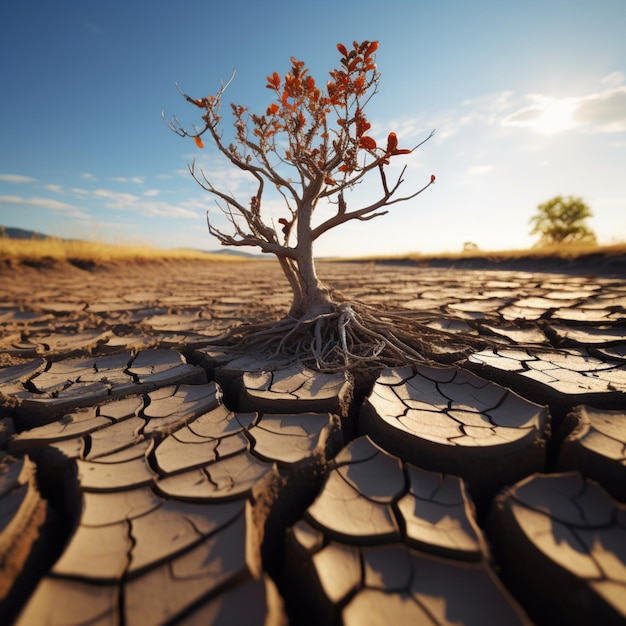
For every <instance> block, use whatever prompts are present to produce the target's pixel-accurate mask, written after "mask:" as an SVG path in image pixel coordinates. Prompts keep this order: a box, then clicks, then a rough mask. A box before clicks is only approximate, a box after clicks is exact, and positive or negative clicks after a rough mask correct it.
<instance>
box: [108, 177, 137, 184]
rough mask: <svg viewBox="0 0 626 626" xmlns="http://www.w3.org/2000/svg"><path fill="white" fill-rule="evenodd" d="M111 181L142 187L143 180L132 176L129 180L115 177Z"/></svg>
mask: <svg viewBox="0 0 626 626" xmlns="http://www.w3.org/2000/svg"><path fill="white" fill-rule="evenodd" d="M111 180H114V181H115V182H117V183H133V184H135V185H143V178H142V177H141V176H133V177H131V178H125V177H123V176H115V177H113V178H112V179H111Z"/></svg>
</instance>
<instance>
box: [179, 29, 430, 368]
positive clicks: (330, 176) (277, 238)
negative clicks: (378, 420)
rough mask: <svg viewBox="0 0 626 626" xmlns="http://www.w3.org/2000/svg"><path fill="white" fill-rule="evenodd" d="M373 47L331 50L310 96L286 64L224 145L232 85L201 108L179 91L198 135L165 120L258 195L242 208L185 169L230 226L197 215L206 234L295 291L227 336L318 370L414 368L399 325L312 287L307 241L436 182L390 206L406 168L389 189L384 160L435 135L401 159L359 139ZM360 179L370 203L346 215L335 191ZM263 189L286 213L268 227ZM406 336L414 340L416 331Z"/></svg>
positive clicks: (373, 84) (236, 115) (363, 136)
mask: <svg viewBox="0 0 626 626" xmlns="http://www.w3.org/2000/svg"><path fill="white" fill-rule="evenodd" d="M377 48H378V42H375V41H374V42H369V41H364V42H362V43H358V42H356V41H355V42H354V43H353V47H352V49H351V50H350V51H348V50H347V48H346V47H345V46H343V45H342V44H339V45H338V46H337V49H338V50H339V53H340V65H339V67H338V68H336V69H333V70H332V71H331V72H330V77H331V80H330V81H329V82H328V83H327V85H326V87H325V89H322V88H320V87H318V85H317V83H316V82H315V79H314V78H313V77H312V76H311V75H310V74H309V70H308V68H306V67H305V64H304V63H303V62H302V61H298V60H296V59H294V58H293V57H292V58H291V69H290V71H289V72H288V73H287V74H286V75H285V76H284V77H283V78H281V77H280V75H279V74H278V73H277V72H274V73H273V74H271V75H270V76H268V77H267V87H268V88H269V89H270V90H271V91H272V92H273V94H274V98H273V101H272V103H271V104H270V105H269V106H268V107H267V109H266V111H265V113H264V114H262V115H257V114H254V113H249V112H248V109H247V108H246V107H243V106H240V105H235V104H231V110H232V116H233V122H234V129H235V134H234V140H233V141H232V142H231V143H228V142H227V141H226V140H225V139H224V135H223V129H222V125H221V123H222V114H221V104H222V100H223V97H224V93H225V92H226V89H227V88H228V86H229V85H230V83H231V82H232V80H233V76H234V75H233V76H231V78H230V80H229V81H228V82H226V83H225V84H222V85H221V88H220V89H219V91H218V92H217V94H215V95H213V96H209V97H208V98H201V99H194V98H191V97H190V96H188V95H187V94H185V93H184V92H182V91H181V90H180V88H179V91H180V92H181V94H182V95H183V96H184V97H185V99H186V100H187V101H188V102H190V103H192V104H194V105H196V106H197V107H199V108H200V109H202V110H203V114H202V121H203V126H202V127H200V128H195V127H194V128H193V129H192V130H188V129H186V128H184V127H183V125H181V123H180V122H179V121H178V119H177V118H176V117H174V118H173V120H172V121H171V122H170V123H169V125H170V128H171V129H172V130H174V132H176V133H177V134H178V135H180V136H182V137H193V138H194V139H195V142H196V145H197V146H198V147H199V148H202V147H203V145H204V144H203V140H202V138H203V136H205V135H208V136H209V137H210V139H211V140H212V142H213V144H214V145H215V146H216V147H217V149H218V151H219V152H220V153H221V154H222V155H224V156H225V157H226V158H227V159H228V160H229V161H230V162H231V163H232V164H233V166H235V167H236V168H238V169H239V170H242V171H244V172H247V173H249V174H250V176H251V177H252V178H253V179H254V180H256V193H255V194H254V195H253V196H252V198H251V199H250V201H249V202H247V203H244V202H242V201H241V200H240V199H237V198H235V197H234V196H233V195H232V194H231V193H229V192H226V191H223V190H221V189H218V188H217V187H215V185H214V184H213V183H212V181H211V180H210V179H209V178H208V177H207V176H205V174H204V172H202V171H199V172H198V171H197V170H196V167H195V163H194V164H192V165H191V166H190V172H191V174H192V176H193V178H194V179H195V180H196V181H197V182H198V183H199V184H200V185H201V186H202V187H203V188H204V189H205V190H206V191H208V192H209V193H211V194H213V195H214V196H216V197H217V199H218V202H219V204H220V207H221V209H222V211H223V212H224V214H225V215H226V217H227V219H228V222H229V223H230V231H229V232H226V231H225V230H224V229H222V228H218V227H217V226H215V224H214V223H212V222H211V220H210V218H209V215H208V213H207V222H208V227H209V231H210V233H211V234H212V235H214V236H215V237H216V238H217V239H218V240H219V241H220V242H221V243H222V244H223V245H227V246H253V247H257V248H260V249H261V250H262V251H263V252H266V253H271V254H274V255H275V256H276V257H277V259H278V261H279V263H280V266H281V268H282V270H283V272H284V273H285V276H286V277H287V280H288V281H289V285H290V286H291V289H292V291H293V300H292V304H291V308H290V310H289V314H288V315H287V316H286V317H285V318H284V319H283V320H280V321H278V322H272V323H269V324H267V325H262V326H261V327H258V326H257V327H253V328H248V329H247V331H246V332H244V331H243V329H239V330H238V331H237V332H238V333H239V335H241V336H242V337H243V339H245V345H247V346H248V347H254V348H255V349H256V350H259V349H266V350H271V351H273V352H280V353H283V354H291V355H292V356H293V357H294V358H298V359H308V360H309V361H310V362H312V363H314V364H315V365H316V366H317V367H320V368H327V369H328V368H335V369H337V368H350V367H352V366H353V365H355V364H356V363H359V362H362V361H364V360H371V359H373V358H377V357H379V356H380V355H383V354H389V355H391V360H394V361H396V362H397V361H402V360H406V359H407V358H408V359H416V358H422V354H421V352H420V350H419V349H415V348H414V347H411V346H410V345H409V343H413V344H415V343H416V342H415V341H413V342H411V341H410V337H411V332H409V329H408V327H407V322H406V320H404V321H403V322H400V320H393V321H392V320H391V319H389V318H387V319H386V321H385V320H384V319H382V318H381V317H380V316H376V315H375V314H374V313H373V312H372V311H371V310H369V309H368V308H367V307H364V306H363V305H357V304H355V303H352V304H351V303H345V302H339V301H337V299H336V297H335V296H334V295H333V293H332V291H331V289H330V288H329V287H327V286H326V285H324V284H323V283H322V282H321V281H320V280H319V278H318V276H317V272H316V268H315V262H314V256H313V245H314V242H315V241H316V240H317V239H318V238H319V237H320V236H322V235H323V234H324V233H326V232H327V231H329V230H330V229H332V228H335V227H337V226H340V225H341V224H345V223H346V222H349V221H351V220H358V221H367V220H371V219H373V218H375V217H380V216H382V215H385V214H386V213H387V212H388V210H387V208H388V207H389V206H391V205H393V204H395V203H398V202H404V201H407V200H410V199H411V198H415V197H416V196H417V195H419V194H420V193H422V192H423V191H424V190H425V189H427V188H428V187H430V185H432V184H433V183H434V181H435V176H431V177H430V179H429V180H428V181H427V182H426V184H424V185H423V186H422V187H421V188H420V189H418V190H417V191H413V192H410V193H409V194H407V195H399V194H398V190H399V188H400V186H401V184H402V183H403V182H404V178H403V177H404V174H405V170H406V166H405V167H404V168H402V170H401V173H400V175H399V176H398V177H396V178H394V179H393V180H391V181H390V180H388V177H387V170H386V166H388V165H389V163H390V161H391V159H393V158H394V157H396V156H398V155H406V154H410V153H411V152H413V151H414V150H415V149H417V148H418V147H419V146H421V145H422V144H423V143H425V142H426V141H428V139H430V138H431V137H432V136H433V133H434V131H433V132H431V133H430V134H429V135H428V136H427V137H426V138H425V139H424V140H423V141H421V142H420V143H419V144H418V145H416V146H414V147H413V148H410V149H401V148H399V147H398V139H397V137H396V134H395V133H393V132H391V133H389V135H388V137H387V140H386V143H385V145H384V146H379V145H378V144H377V142H376V141H375V140H374V138H373V137H371V136H370V135H369V134H368V131H369V129H370V123H369V121H368V120H367V117H366V115H365V108H366V106H367V104H368V103H369V101H370V99H371V98H372V97H373V96H374V95H375V94H376V92H377V89H378V84H379V79H380V73H379V72H378V71H377V69H376V64H375V52H376V50H377ZM177 87H178V85H177ZM369 174H373V175H377V176H378V179H379V182H380V195H379V197H378V199H377V200H375V201H374V202H372V203H371V204H368V205H367V206H364V207H360V208H357V209H353V210H350V209H348V206H347V203H346V198H345V192H346V191H348V190H350V189H352V188H353V187H354V186H355V185H356V184H358V183H359V182H360V181H362V180H363V179H364V177H366V176H367V175H369ZM267 188H271V189H276V190H278V192H279V193H280V194H281V196H282V198H283V200H284V203H285V216H284V217H280V218H279V219H278V220H277V222H278V223H277V224H276V223H274V221H273V220H272V219H271V218H268V216H267V215H266V214H264V211H263V208H264V207H263V200H264V193H265V192H266V189H267ZM320 202H322V203H323V204H326V205H328V203H331V205H333V206H334V207H335V209H334V213H333V214H332V215H331V216H330V217H328V218H327V219H325V220H323V221H322V222H321V223H319V224H317V225H315V224H314V221H313V216H314V213H315V210H316V208H317V207H318V205H319V203H320ZM408 326H411V330H415V329H414V325H411V324H408ZM403 328H404V329H405V330H406V332H404V330H403ZM235 334H236V333H233V335H235ZM244 335H245V336H244ZM413 336H414V333H413ZM417 343H418V344H419V343H420V342H419V341H417ZM242 345H243V344H242Z"/></svg>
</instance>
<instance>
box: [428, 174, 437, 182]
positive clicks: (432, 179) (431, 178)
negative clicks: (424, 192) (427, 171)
mask: <svg viewBox="0 0 626 626" xmlns="http://www.w3.org/2000/svg"><path fill="white" fill-rule="evenodd" d="M435 178H437V177H436V176H435V175H434V174H431V175H430V182H431V183H434V182H435Z"/></svg>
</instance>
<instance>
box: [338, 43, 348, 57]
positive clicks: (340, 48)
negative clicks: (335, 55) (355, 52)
mask: <svg viewBox="0 0 626 626" xmlns="http://www.w3.org/2000/svg"><path fill="white" fill-rule="evenodd" d="M337 50H339V52H341V54H343V56H344V57H347V56H348V51H347V50H346V47H345V46H344V45H343V44H342V43H338V44H337Z"/></svg>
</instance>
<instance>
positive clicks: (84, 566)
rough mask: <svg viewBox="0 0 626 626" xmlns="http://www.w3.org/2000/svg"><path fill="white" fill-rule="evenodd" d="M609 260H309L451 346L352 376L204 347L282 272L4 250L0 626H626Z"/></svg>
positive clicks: (246, 316)
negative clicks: (28, 255) (460, 351)
mask: <svg viewBox="0 0 626 626" xmlns="http://www.w3.org/2000/svg"><path fill="white" fill-rule="evenodd" d="M625 268H626V263H624V259H623V257H619V258H617V257H613V258H611V259H607V258H602V257H600V258H598V257H589V258H587V259H585V260H578V261H577V262H572V263H569V264H568V263H565V262H563V261H562V260H555V261H554V262H549V261H546V260H543V261H541V262H538V261H536V260H534V261H533V260H524V259H518V260H516V261H515V262H513V263H511V264H508V265H507V264H506V263H504V262H498V263H495V262H494V261H493V260H489V259H479V260H475V261H474V262H473V263H468V262H463V261H454V262H452V261H450V262H447V263H446V262H444V261H441V260H439V261H437V262H431V263H427V262H422V263H416V262H409V261H405V262H399V261H395V262H377V261H368V262H330V261H322V262H320V263H319V265H318V271H319V274H320V277H321V278H322V279H323V280H324V281H325V282H327V283H328V284H329V285H331V286H332V287H333V289H335V290H336V292H337V293H338V294H339V295H340V297H341V298H343V299H345V300H357V301H359V302H363V303H366V304H368V305H371V306H375V307H377V308H378V309H380V311H381V314H382V315H384V312H386V311H388V312H391V311H393V312H394V313H398V312H400V313H402V314H403V315H406V316H411V317H413V318H414V319H417V320H419V321H420V322H422V323H423V324H427V325H429V326H431V327H433V328H437V329H441V330H443V331H445V332H446V333H447V339H446V341H444V342H443V347H444V349H443V350H442V351H441V358H440V359H439V360H438V361H435V362H423V363H418V364H407V366H406V367H398V368H393V369H386V370H382V371H380V372H379V373H378V374H377V375H375V376H373V377H370V379H369V380H368V382H367V383H364V382H363V381H362V380H361V379H359V378H358V377H357V381H356V382H355V379H354V378H353V377H352V376H351V375H348V374H343V373H339V374H320V373H319V372H315V371H312V370H308V369H306V368H303V367H300V366H298V365H297V364H295V365H294V364H285V363H281V362H280V360H276V359H274V360H272V359H268V358H267V356H266V355H255V354H250V355H244V356H242V357H240V358H238V359H233V358H232V357H230V356H228V355H225V354H224V353H223V351H220V349H219V348H216V347H215V345H214V340H215V338H216V337H219V335H220V334H221V333H223V332H224V331H225V330H226V329H228V328H230V327H232V326H233V325H234V324H238V323H241V322H246V323H256V322H263V321H267V320H271V319H277V320H278V319H280V318H281V316H283V315H284V314H285V312H286V311H287V309H288V307H289V303H290V293H289V288H288V285H287V283H286V280H285V279H284V277H283V276H282V274H281V271H280V268H279V266H278V264H277V263H276V262H274V261H271V260H267V261H242V262H213V261H210V262H207V261H167V262H166V261H162V262H158V261H150V262H147V263H142V262H138V261H136V262H124V263H106V264H90V263H80V264H72V263H69V262H52V261H50V262H46V261H42V262H40V263H31V264H25V263H12V262H9V261H3V262H2V265H0V623H3V624H4V623H7V624H11V623H16V624H19V625H20V626H29V625H31V624H41V623H54V624H127V625H129V624H133V625H134V624H137V625H139V624H141V625H142V626H143V625H145V624H201V623H202V624H233V623H246V624H286V623H292V624H320V623H324V624H344V625H346V626H348V625H350V626H352V625H353V624H354V625H356V624H359V625H361V624H389V623H395V624H396V625H397V626H400V625H401V624H418V623H419V624H480V625H481V626H484V625H487V624H493V625H494V626H495V625H497V626H500V625H502V624H532V623H535V624H540V625H541V624H568V625H569V624H581V625H582V624H591V623H598V624H600V623H602V624H623V623H625V622H626V504H625V502H626V487H625V485H626V473H625V468H626V271H625ZM461 333H463V334H469V335H471V336H472V337H474V338H475V339H480V338H481V337H483V338H488V340H489V341H488V343H487V342H486V343H485V347H484V349H480V348H476V349H475V350H473V351H472V352H469V353H467V354H465V355H464V356H463V358H460V359H459V358H458V355H457V352H456V351H455V348H454V346H455V345H456V343H457V342H456V339H455V337H458V336H460V334H461ZM446 345H449V346H450V350H449V351H446V349H445V346H446Z"/></svg>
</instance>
